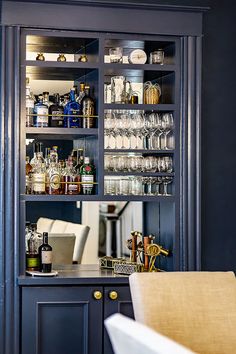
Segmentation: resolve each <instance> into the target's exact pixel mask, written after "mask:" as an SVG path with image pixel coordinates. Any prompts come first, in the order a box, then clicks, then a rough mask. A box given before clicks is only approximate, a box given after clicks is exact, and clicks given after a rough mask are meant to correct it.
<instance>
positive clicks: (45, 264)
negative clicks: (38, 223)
mask: <svg viewBox="0 0 236 354" xmlns="http://www.w3.org/2000/svg"><path fill="white" fill-rule="evenodd" d="M39 261H40V265H39V270H40V272H42V273H50V272H51V271H52V247H51V246H50V245H49V244H48V233H47V232H44V233H43V243H42V245H41V246H40V247H39Z"/></svg>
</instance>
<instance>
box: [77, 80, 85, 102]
mask: <svg viewBox="0 0 236 354" xmlns="http://www.w3.org/2000/svg"><path fill="white" fill-rule="evenodd" d="M79 88H80V90H79V95H78V97H77V100H76V101H77V102H78V103H79V105H81V101H82V99H83V98H84V96H85V91H84V90H85V84H84V82H81V83H80V84H79Z"/></svg>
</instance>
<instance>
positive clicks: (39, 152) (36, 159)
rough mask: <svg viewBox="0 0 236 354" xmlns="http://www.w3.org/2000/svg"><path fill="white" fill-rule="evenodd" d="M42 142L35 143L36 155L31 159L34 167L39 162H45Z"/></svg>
mask: <svg viewBox="0 0 236 354" xmlns="http://www.w3.org/2000/svg"><path fill="white" fill-rule="evenodd" d="M42 145H43V144H42V143H39V142H36V143H34V156H33V158H32V159H31V160H30V164H31V166H32V167H33V168H34V166H35V165H36V164H37V163H39V162H40V163H45V161H44V158H43V153H42Z"/></svg>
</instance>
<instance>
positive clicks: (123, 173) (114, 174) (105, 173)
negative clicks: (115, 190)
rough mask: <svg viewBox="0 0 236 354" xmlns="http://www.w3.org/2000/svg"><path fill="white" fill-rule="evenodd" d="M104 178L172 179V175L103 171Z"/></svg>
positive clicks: (165, 173) (164, 173)
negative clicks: (139, 177) (166, 177)
mask: <svg viewBox="0 0 236 354" xmlns="http://www.w3.org/2000/svg"><path fill="white" fill-rule="evenodd" d="M106 176H114V177H115V176H127V177H132V176H143V177H149V176H150V177H165V176H168V177H169V176H170V177H173V176H174V173H167V172H132V171H131V172H129V171H128V172H112V171H111V172H109V171H105V172H104V177H106Z"/></svg>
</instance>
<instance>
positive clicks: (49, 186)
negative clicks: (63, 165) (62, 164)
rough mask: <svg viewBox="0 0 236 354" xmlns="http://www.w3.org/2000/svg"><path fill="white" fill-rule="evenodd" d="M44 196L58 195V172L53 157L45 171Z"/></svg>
mask: <svg viewBox="0 0 236 354" xmlns="http://www.w3.org/2000/svg"><path fill="white" fill-rule="evenodd" d="M46 194H52V195H58V194H60V172H59V168H58V163H57V162H56V159H55V157H53V158H52V159H51V163H50V165H49V168H48V169H47V170H46Z"/></svg>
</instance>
